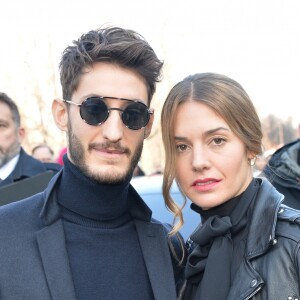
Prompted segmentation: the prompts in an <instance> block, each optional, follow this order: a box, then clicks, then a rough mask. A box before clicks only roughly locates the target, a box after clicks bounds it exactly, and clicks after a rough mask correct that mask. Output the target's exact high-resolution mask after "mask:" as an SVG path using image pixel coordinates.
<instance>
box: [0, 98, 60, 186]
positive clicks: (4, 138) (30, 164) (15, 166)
mask: <svg viewBox="0 0 300 300" xmlns="http://www.w3.org/2000/svg"><path fill="white" fill-rule="evenodd" d="M24 137H25V129H24V128H23V127H22V126H21V118H20V113H19V109H18V107H17V105H16V104H15V102H14V101H13V100H12V99H11V98H10V97H9V96H8V95H7V94H5V93H0V188H1V187H3V186H6V185H8V184H12V183H15V182H18V181H20V180H23V179H26V178H29V177H32V176H35V175H38V174H41V173H44V172H46V171H48V170H51V171H55V172H56V171H57V170H56V169H55V170H52V168H50V169H49V168H48V166H47V165H45V164H43V163H42V162H40V161H39V160H37V159H35V158H34V157H32V156H31V155H29V154H27V153H26V152H25V151H24V149H23V148H22V146H21V144H22V142H23V140H24Z"/></svg>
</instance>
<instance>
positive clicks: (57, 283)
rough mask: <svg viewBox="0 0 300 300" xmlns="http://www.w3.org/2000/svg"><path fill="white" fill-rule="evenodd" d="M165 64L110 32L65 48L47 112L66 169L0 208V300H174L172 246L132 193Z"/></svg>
mask: <svg viewBox="0 0 300 300" xmlns="http://www.w3.org/2000/svg"><path fill="white" fill-rule="evenodd" d="M162 65H163V63H162V62H161V61H160V60H159V59H158V58H157V56H156V54H155V53H154V51H153V49H152V48H151V47H150V46H149V44H148V43H147V42H146V41H145V40H144V39H143V38H142V37H141V36H140V35H139V34H137V33H135V32H133V31H131V30H125V29H122V28H117V27H107V28H102V29H100V30H98V31H90V32H88V33H87V34H84V35H83V36H82V37H81V38H80V39H79V40H77V41H75V42H74V44H73V45H72V46H69V47H67V48H66V49H65V51H64V53H63V56H62V60H61V62H60V75H61V84H62V90H63V97H62V99H55V100H54V102H53V105H52V111H53V116H54V119H55V122H56V124H57V126H58V127H59V128H60V129H61V130H62V131H64V132H65V133H66V136H67V148H68V149H67V150H68V151H67V155H65V156H64V168H63V170H62V172H60V173H59V174H58V175H57V176H56V177H54V178H53V179H52V181H51V182H50V184H49V186H48V188H47V189H46V191H45V192H44V193H43V194H38V195H35V196H33V197H32V198H29V199H27V200H24V201H21V202H18V203H16V204H12V205H8V206H6V207H4V208H2V209H0V243H1V245H2V247H0V266H1V272H0V297H1V299H23V300H24V299H31V300H33V299H43V300H47V299H57V300H58V299H59V300H61V299H84V300H86V299H109V300H120V299H122V300H124V299H125V300H126V299H128V300H129V299H137V300H148V299H149V300H150V299H156V300H157V299H159V300H169V299H170V300H172V299H176V289H175V282H174V276H176V277H177V275H178V273H179V272H180V270H181V268H179V267H178V268H177V265H178V263H176V262H175V260H173V262H174V269H173V266H172V257H173V256H172V257H171V255H170V253H172V254H173V255H174V256H176V255H177V256H178V258H179V260H180V259H181V257H182V253H180V248H178V247H177V248H176V244H175V243H176V242H178V239H177V238H175V237H172V238H170V237H169V236H168V234H167V230H166V229H165V228H167V226H163V225H162V224H161V223H159V222H158V221H155V220H153V219H151V211H150V210H149V208H148V207H147V206H146V204H145V203H144V202H143V201H142V199H141V198H140V197H139V195H138V194H137V193H136V191H135V190H134V189H133V187H132V186H131V185H130V180H131V178H132V174H133V171H134V169H135V166H136V165H137V163H138V161H139V158H140V156H141V152H142V148H143V140H144V139H145V138H147V137H148V136H149V134H150V132H151V126H152V123H153V111H152V110H151V109H150V108H149V105H150V101H151V99H152V96H153V93H154V92H155V85H156V82H158V81H159V78H160V72H161V68H162ZM169 244H170V245H169ZM178 249H179V251H178Z"/></svg>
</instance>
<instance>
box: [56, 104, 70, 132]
mask: <svg viewBox="0 0 300 300" xmlns="http://www.w3.org/2000/svg"><path fill="white" fill-rule="evenodd" d="M52 115H53V118H54V121H55V124H56V126H57V127H58V128H59V129H60V130H62V131H67V130H68V111H67V107H66V105H65V104H64V103H63V101H62V100H60V99H54V100H53V102H52Z"/></svg>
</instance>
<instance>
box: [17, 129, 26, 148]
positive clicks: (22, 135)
mask: <svg viewBox="0 0 300 300" xmlns="http://www.w3.org/2000/svg"><path fill="white" fill-rule="evenodd" d="M25 133H26V132H25V128H24V127H20V128H19V129H18V136H19V141H20V144H22V142H23V140H24V138H25Z"/></svg>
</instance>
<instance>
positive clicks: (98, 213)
mask: <svg viewBox="0 0 300 300" xmlns="http://www.w3.org/2000/svg"><path fill="white" fill-rule="evenodd" d="M128 188H129V182H124V183H122V184H114V185H111V184H101V183H98V182H93V181H92V180H91V179H89V178H88V177H86V176H85V175H84V174H83V173H82V172H81V171H80V170H79V169H78V168H77V167H76V166H74V165H73V164H72V163H71V162H70V161H69V160H68V159H67V158H66V157H65V158H64V169H63V174H62V179H61V181H60V185H59V188H58V189H57V191H58V192H57V199H58V203H59V205H60V208H61V214H62V219H63V226H64V231H65V236H66V245H67V251H68V256H69V261H70V267H71V271H72V277H73V282H74V286H75V292H76V299H78V300H80V299H83V300H87V299H89V300H90V299H91V300H94V299H101V300H102V299H109V300H120V299H128V300H129V299H130V300H132V299H137V300H138V299H143V300H148V299H149V300H150V299H154V296H153V293H152V289H151V285H150V281H149V277H148V274H147V270H146V267H145V262H144V259H143V255H142V250H141V247H140V244H139V241H138V235H137V232H136V228H135V223H134V221H133V219H132V217H131V215H130V213H129V210H128V205H127V204H128V199H127V195H128Z"/></svg>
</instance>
